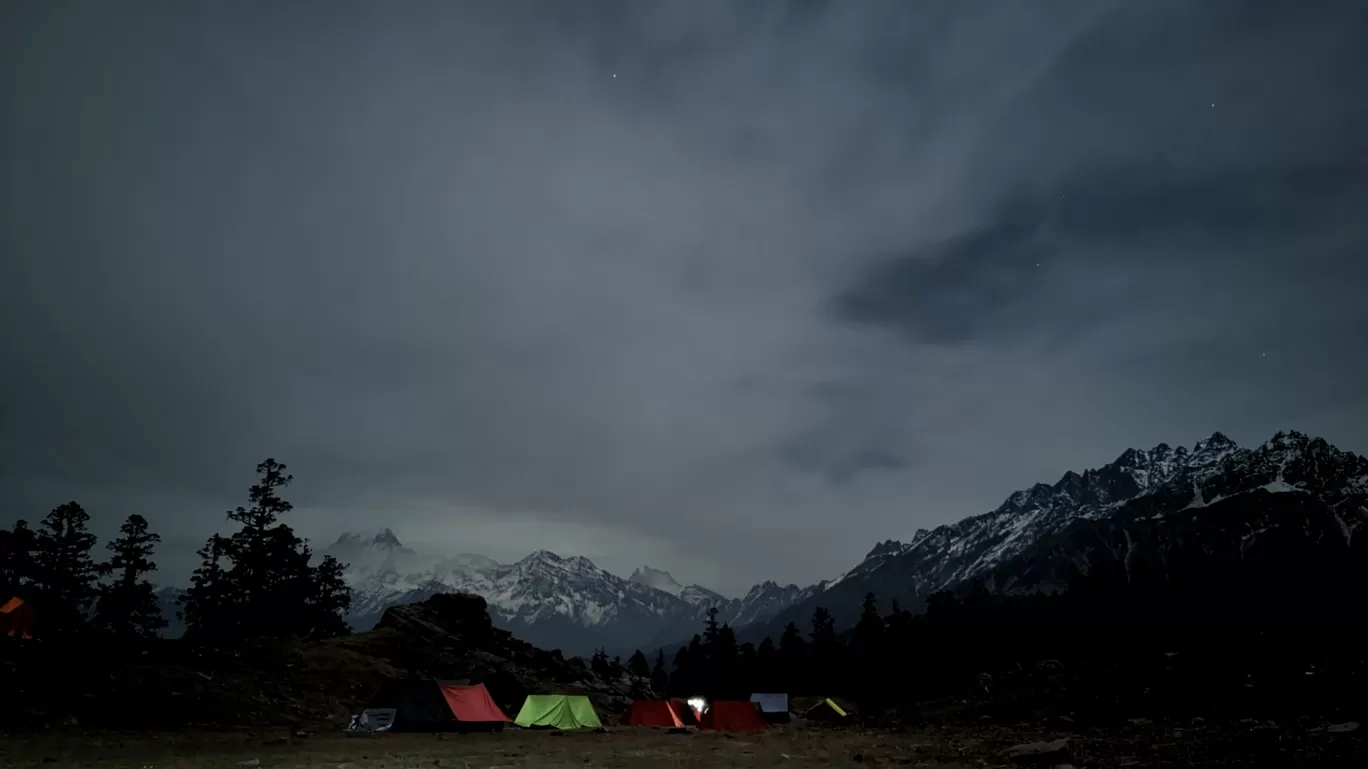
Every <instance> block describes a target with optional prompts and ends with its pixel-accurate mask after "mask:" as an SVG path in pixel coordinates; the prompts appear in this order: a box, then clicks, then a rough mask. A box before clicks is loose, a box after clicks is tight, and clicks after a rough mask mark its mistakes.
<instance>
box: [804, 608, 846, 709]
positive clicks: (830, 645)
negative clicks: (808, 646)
mask: <svg viewBox="0 0 1368 769" xmlns="http://www.w3.org/2000/svg"><path fill="white" fill-rule="evenodd" d="M810 637H811V638H812V681H813V684H814V685H815V686H816V687H817V688H818V689H819V690H822V691H830V689H831V687H832V685H833V684H835V683H836V681H837V680H838V679H839V678H840V675H839V672H838V668H839V666H840V662H841V661H840V650H839V648H838V644H837V641H836V622H835V620H834V619H833V618H832V616H831V612H829V611H827V610H826V609H825V608H823V607H821V606H819V607H817V609H816V610H815V611H813V612H812V634H811V636H810Z"/></svg>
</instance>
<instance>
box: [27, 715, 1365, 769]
mask: <svg viewBox="0 0 1368 769" xmlns="http://www.w3.org/2000/svg"><path fill="white" fill-rule="evenodd" d="M1284 732H1285V733H1284ZM1060 737H1069V738H1070V753H1069V755H1068V756H1065V757H1062V758H1061V757H1058V756H1056V757H1053V758H1048V759H1042V761H1040V762H1039V764H1038V765H1043V766H1047V767H1049V766H1054V765H1056V764H1060V763H1068V764H1071V765H1073V766H1076V767H1079V768H1080V769H1086V768H1087V767H1148V766H1169V767H1187V766H1200V767H1211V766H1259V767H1280V766H1288V767H1303V766H1335V767H1340V766H1354V765H1357V766H1365V765H1368V762H1365V761H1364V760H1363V759H1364V757H1365V753H1364V751H1363V747H1364V744H1363V741H1362V740H1361V739H1359V735H1333V736H1331V735H1324V734H1306V733H1305V732H1304V730H1300V729H1299V730H1295V733H1294V732H1293V731H1292V730H1278V729H1272V728H1268V727H1266V726H1265V727H1262V728H1257V729H1253V728H1249V726H1248V725H1232V727H1231V728H1228V729H1217V728H1203V729H1174V728H1172V727H1171V726H1157V725H1145V726H1141V727H1135V728H1131V729H1126V730H1121V731H1118V732H1112V733H1107V734H1078V733H1075V734H1069V733H1068V732H1065V731H1049V730H1043V729H1035V728H1031V727H1029V726H1019V727H1011V726H996V725H983V726H980V727H966V726H963V725H959V726H946V727H926V728H924V729H920V730H917V729H913V730H908V731H872V730H870V731H866V730H856V729H803V728H797V727H792V726H790V727H786V728H780V729H773V730H771V731H769V732H766V733H763V734H720V733H716V732H696V733H695V732H691V733H688V734H670V733H668V732H666V731H663V730H655V729H645V728H627V727H624V728H613V729H610V730H609V731H608V732H607V733H593V732H583V733H572V734H557V733H554V732H541V731H523V730H518V729H510V730H508V731H505V732H503V733H499V734H469V735H457V734H448V735H430V734H422V735H404V734H380V735H361V736H348V735H343V734H336V735H312V736H302V737H301V736H299V735H290V734H288V733H286V732H278V733H261V732H258V733H253V734H246V733H237V734H209V733H196V734H189V733H180V734H165V735H136V736H117V735H104V736H93V735H75V734H71V735H60V736H59V735H46V736H41V737H9V738H0V767H29V766H32V767H42V769H68V768H74V767H82V768H84V767H90V768H91V769H96V768H98V769H105V768H108V769H113V768H114V767H131V768H133V769H210V768H211V767H213V768H215V769H217V768H222V769H248V768H251V767H259V768H260V769H277V768H278V769H286V768H287V767H297V768H298V769H380V768H381V767H385V768H387V769H388V768H393V769H570V768H571V767H573V768H574V769H586V768H595V769H598V768H602V769H627V768H629V767H631V768H635V767H643V768H646V767H649V768H651V769H694V768H697V769H720V768H721V767H755V768H758V769H767V768H768V767H776V768H777V767H783V768H784V769H809V768H814V769H815V768H816V767H823V768H825V767H849V768H850V769H856V768H857V767H859V769H864V768H865V767H890V768H891V767H898V766H907V767H915V768H917V769H942V768H944V769H949V768H952V767H985V766H1007V765H1009V764H1010V762H1009V759H1008V758H1007V757H1006V756H1005V755H1003V753H1002V751H1003V749H1004V748H1008V747H1010V746H1012V745H1016V744H1020V743H1024V742H1032V741H1039V740H1052V739H1056V738H1060Z"/></svg>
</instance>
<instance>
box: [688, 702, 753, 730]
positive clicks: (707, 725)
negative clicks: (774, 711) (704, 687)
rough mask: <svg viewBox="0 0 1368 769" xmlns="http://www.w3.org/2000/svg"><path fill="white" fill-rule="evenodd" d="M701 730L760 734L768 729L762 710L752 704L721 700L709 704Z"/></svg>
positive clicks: (699, 725) (701, 721)
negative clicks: (761, 713)
mask: <svg viewBox="0 0 1368 769" xmlns="http://www.w3.org/2000/svg"><path fill="white" fill-rule="evenodd" d="M698 728H699V729H718V730H720V731H725V732H759V731H764V730H765V729H766V728H768V727H767V726H766V725H765V719H763V718H761V717H760V709H759V708H757V707H756V706H755V703H752V702H739V701H727V700H719V701H717V702H710V703H708V709H707V710H705V711H703V717H702V718H701V719H699V721H698Z"/></svg>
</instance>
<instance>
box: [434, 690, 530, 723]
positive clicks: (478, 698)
mask: <svg viewBox="0 0 1368 769" xmlns="http://www.w3.org/2000/svg"><path fill="white" fill-rule="evenodd" d="M441 689H442V697H443V698H444V699H445V700H446V703H447V707H449V708H451V714H452V715H454V716H456V720H457V721H461V722H463V723H474V722H486V723H488V722H491V721H512V720H513V719H511V718H509V717H508V716H506V715H504V712H503V711H502V710H499V706H498V705H495V704H494V700H493V699H491V698H490V696H489V690H488V689H485V686H484V684H475V685H474V686H457V685H455V684H442V685H441Z"/></svg>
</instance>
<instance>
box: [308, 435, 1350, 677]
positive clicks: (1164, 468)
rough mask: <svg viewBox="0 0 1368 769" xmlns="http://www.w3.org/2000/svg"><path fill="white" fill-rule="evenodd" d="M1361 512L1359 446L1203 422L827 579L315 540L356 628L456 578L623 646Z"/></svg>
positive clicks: (780, 623) (583, 637)
mask: <svg viewBox="0 0 1368 769" xmlns="http://www.w3.org/2000/svg"><path fill="white" fill-rule="evenodd" d="M1365 526H1368V460H1365V459H1364V458H1363V457H1361V456H1358V455H1355V454H1352V453H1349V452H1345V451H1340V450H1339V449H1336V448H1335V447H1333V446H1331V445H1330V444H1328V443H1327V442H1326V441H1324V440H1322V439H1320V438H1311V437H1308V436H1306V435H1304V434H1301V433H1297V432H1280V433H1278V434H1277V435H1275V436H1273V438H1272V439H1270V440H1269V441H1267V442H1265V443H1263V444H1261V445H1259V446H1257V447H1254V448H1252V449H1250V448H1242V447H1240V446H1237V445H1236V444H1235V443H1234V442H1233V441H1231V440H1230V439H1229V438H1227V437H1226V436H1224V435H1222V434H1221V433H1214V434H1212V435H1211V436H1209V437H1207V438H1204V439H1202V440H1200V441H1198V442H1197V443H1196V444H1195V445H1194V446H1193V447H1192V448H1191V449H1188V448H1186V447H1183V446H1179V447H1176V448H1175V447H1170V446H1169V445H1167V444H1162V443H1161V444H1159V445H1158V446H1155V447H1153V448H1151V449H1147V450H1140V449H1128V450H1126V451H1124V452H1123V453H1122V454H1121V455H1120V456H1119V457H1117V458H1116V460H1114V461H1112V462H1111V463H1109V464H1106V465H1103V466H1101V467H1098V468H1095V469H1091V470H1087V471H1085V472H1083V473H1081V474H1080V473H1077V472H1072V471H1070V472H1067V473H1065V474H1064V475H1063V477H1061V478H1060V479H1059V480H1058V481H1057V482H1055V483H1054V484H1043V483H1041V484H1036V485H1035V486H1032V487H1031V488H1028V489H1023V490H1021V491H1017V492H1015V493H1013V494H1011V495H1009V496H1008V497H1007V499H1006V500H1005V501H1004V502H1003V503H1002V504H1001V505H999V506H998V507H997V508H996V509H994V510H992V511H990V512H987V513H984V514H982V515H978V516H973V517H970V518H966V519H964V520H961V521H958V522H956V523H952V524H946V525H943V526H938V527H936V528H934V529H930V530H925V529H923V530H919V531H917V532H916V533H915V534H914V535H913V536H912V538H911V539H910V540H908V541H906V542H901V541H896V540H887V541H884V542H881V543H879V544H878V545H876V546H875V547H874V548H873V549H872V550H870V552H869V553H868V555H866V556H865V558H864V559H863V560H862V561H861V562H860V563H858V564H856V565H855V567H854V568H852V569H850V570H849V571H847V572H845V573H844V574H842V575H840V576H838V577H836V578H835V579H831V580H824V581H821V582H818V583H816V584H814V585H810V586H808V587H805V588H800V587H799V586H797V585H778V584H776V583H774V582H762V583H760V584H758V585H756V586H755V587H753V588H752V589H751V590H750V591H749V592H748V593H747V594H746V595H745V596H743V597H740V598H728V597H725V596H722V595H720V594H718V593H716V592H714V591H712V590H709V589H707V588H704V587H700V586H698V585H680V584H679V583H678V582H677V581H675V579H674V578H673V577H671V576H670V574H668V573H667V572H664V571H659V570H656V569H652V568H650V567H647V566H643V567H641V568H639V569H637V570H636V571H635V572H633V573H632V575H631V576H630V577H628V578H622V577H620V576H617V575H615V574H612V573H610V572H608V571H606V570H604V569H601V568H599V567H597V566H596V565H595V564H594V563H593V562H592V561H590V560H589V559H587V558H583V557H562V556H559V555H557V554H555V553H551V552H549V551H546V550H539V551H536V552H534V553H532V554H530V555H528V556H527V557H526V558H523V559H522V560H520V561H517V562H515V563H511V564H502V563H498V562H497V561H494V560H491V559H489V558H485V557H483V556H479V555H469V554H462V555H456V556H442V555H433V554H423V553H419V552H417V551H415V550H413V549H410V548H408V547H406V546H404V545H403V544H402V543H401V542H400V541H399V539H398V538H397V537H396V536H395V535H394V534H393V532H391V531H389V530H384V531H381V532H379V533H375V534H356V533H347V534H343V535H341V536H340V537H338V539H337V541H336V542H334V543H333V544H332V545H330V546H329V547H328V548H326V549H325V550H324V551H323V552H324V553H328V554H331V555H334V556H335V557H337V558H338V559H339V560H340V561H342V562H343V563H345V564H348V566H347V569H346V572H345V578H346V580H347V583H348V585H349V586H350V587H351V588H352V591H353V603H352V610H351V614H350V615H349V616H348V618H347V619H348V622H349V624H350V625H351V626H352V627H353V629H356V630H369V629H370V628H371V627H373V626H374V624H375V622H376V621H377V620H378V619H379V618H380V616H381V614H383V612H384V610H385V609H386V608H388V607H390V606H394V605H399V604H408V603H416V602H419V601H422V600H425V599H427V598H428V597H430V596H432V595H435V594H438V593H444V592H455V591H462V592H469V593H474V594H477V595H480V596H482V597H483V598H484V599H485V600H486V601H487V602H488V605H489V612H490V615H491V617H492V618H493V621H494V623H495V624H496V625H497V626H499V627H501V628H504V629H506V630H509V631H512V632H513V633H514V634H516V635H517V636H519V637H522V638H524V639H526V640H528V641H530V642H532V643H534V644H536V645H538V646H542V647H546V648H561V649H564V650H565V651H566V652H568V653H572V654H588V653H590V652H591V651H593V650H594V649H597V648H600V647H602V648H606V649H608V650H609V652H610V653H623V654H626V653H629V652H630V651H631V650H632V649H636V648H640V649H643V650H647V651H649V650H652V649H656V648H659V647H665V646H672V645H674V644H677V643H680V642H682V641H684V640H687V639H688V638H689V637H690V636H692V635H693V634H694V633H696V632H698V631H699V629H700V628H701V626H702V622H703V620H704V618H705V616H706V613H707V611H708V609H710V608H714V607H715V608H717V609H718V618H719V620H720V621H723V622H727V623H729V624H730V625H731V626H732V628H733V629H735V630H736V631H737V634H738V637H739V638H741V639H742V640H752V641H754V640H758V639H760V638H762V637H764V636H767V635H768V636H773V637H776V638H777V636H778V634H779V633H780V632H782V629H783V627H784V625H785V624H786V623H788V622H793V623H795V624H796V625H797V626H798V627H799V628H800V629H802V630H804V631H806V629H807V627H808V620H809V618H810V617H811V614H812V612H813V611H814V609H816V608H817V607H825V608H827V609H828V610H829V611H831V613H832V615H833V616H834V618H835V620H836V623H837V626H838V628H841V627H848V626H850V625H851V624H853V622H854V621H855V619H856V616H857V614H858V612H859V607H860V605H861V603H862V601H863V599H864V596H865V595H866V594H867V593H874V594H875V595H876V597H877V598H878V599H879V601H880V603H881V604H883V605H884V606H886V605H887V604H888V603H889V602H890V601H893V600H896V601H898V602H899V603H900V604H901V605H902V606H903V607H904V608H908V609H914V610H915V609H918V608H920V606H921V605H922V604H923V603H924V601H925V599H926V598H927V597H928V596H929V595H931V594H933V593H935V592H937V591H940V590H946V589H948V590H954V591H958V590H964V589H966V588H967V587H968V586H969V585H971V584H973V583H974V582H980V583H982V584H984V586H985V587H988V588H989V589H992V590H994V591H1006V592H1027V591H1034V590H1041V589H1043V590H1050V589H1063V588H1064V587H1065V581H1066V579H1067V576H1068V574H1069V573H1070V571H1071V570H1073V569H1079V570H1083V571H1086V570H1088V569H1089V568H1091V567H1092V566H1093V565H1095V564H1097V563H1099V562H1101V561H1103V560H1108V559H1110V560H1113V561H1116V562H1120V563H1124V564H1125V565H1126V567H1127V568H1131V567H1132V566H1133V565H1135V566H1139V565H1143V566H1145V567H1147V568H1159V569H1162V568H1164V563H1165V555H1166V554H1167V553H1171V552H1173V551H1175V550H1176V549H1180V548H1187V549H1189V550H1190V549H1191V548H1198V549H1200V550H1201V551H1202V552H1205V553H1207V554H1209V556H1210V558H1211V559H1212V561H1213V562H1219V561H1221V560H1222V559H1229V558H1239V557H1241V556H1242V555H1244V554H1245V553H1248V552H1251V549H1259V548H1274V547H1278V546H1279V543H1286V542H1289V541H1296V542H1302V543H1305V544H1307V545H1309V546H1310V547H1312V548H1319V551H1320V552H1329V550H1327V548H1332V549H1336V551H1338V550H1339V549H1344V548H1349V549H1353V550H1358V549H1368V537H1364V536H1362V534H1361V532H1363V530H1364V528H1365ZM1311 552H1316V550H1314V549H1313V550H1312V551H1311ZM1365 557H1368V554H1365Z"/></svg>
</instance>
